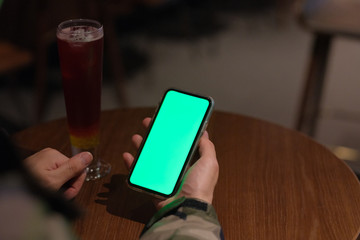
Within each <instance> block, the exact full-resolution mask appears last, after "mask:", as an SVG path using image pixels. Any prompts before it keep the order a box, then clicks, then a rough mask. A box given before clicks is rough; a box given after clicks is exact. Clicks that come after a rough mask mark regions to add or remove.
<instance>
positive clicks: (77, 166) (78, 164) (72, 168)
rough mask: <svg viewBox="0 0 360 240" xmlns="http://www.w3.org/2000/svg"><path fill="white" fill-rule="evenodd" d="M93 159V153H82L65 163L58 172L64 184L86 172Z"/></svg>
mask: <svg viewBox="0 0 360 240" xmlns="http://www.w3.org/2000/svg"><path fill="white" fill-rule="evenodd" d="M92 159H93V156H92V155H91V153H89V152H81V153H79V154H76V155H75V156H73V157H72V158H70V159H69V160H68V161H66V162H64V163H63V164H62V165H61V166H60V167H59V168H58V169H57V170H56V172H57V174H58V176H59V179H61V180H60V181H62V184H64V183H65V182H67V181H68V180H70V179H71V178H73V177H76V176H78V175H79V174H81V173H82V172H84V170H85V168H86V167H87V166H88V165H89V164H90V163H91V161H92Z"/></svg>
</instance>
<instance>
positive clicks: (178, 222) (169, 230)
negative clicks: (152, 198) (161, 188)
mask: <svg viewBox="0 0 360 240" xmlns="http://www.w3.org/2000/svg"><path fill="white" fill-rule="evenodd" d="M140 239H141V240H152V239H154V240H155V239H156V240H163V239H174V240H176V239H184V240H191V239H197V240H198V239H206V240H212V239H224V236H223V232H222V229H221V226H220V223H219V221H218V219H217V215H216V212H215V209H214V207H213V206H212V205H210V204H207V203H205V202H201V201H199V200H197V199H186V198H185V197H183V198H180V199H177V200H175V201H173V202H172V203H170V204H168V205H166V206H165V207H163V208H162V209H160V210H159V211H158V212H157V213H156V214H155V215H154V217H153V218H152V219H151V220H150V221H149V223H148V224H146V226H145V228H144V230H143V232H142V234H141V237H140Z"/></svg>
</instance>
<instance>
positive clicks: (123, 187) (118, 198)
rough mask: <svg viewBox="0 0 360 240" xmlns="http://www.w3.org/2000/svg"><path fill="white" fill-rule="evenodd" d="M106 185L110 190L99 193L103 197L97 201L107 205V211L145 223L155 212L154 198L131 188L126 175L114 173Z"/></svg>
mask: <svg viewBox="0 0 360 240" xmlns="http://www.w3.org/2000/svg"><path fill="white" fill-rule="evenodd" d="M104 186H105V187H106V188H107V189H108V190H109V191H108V192H102V193H99V194H98V195H97V196H98V197H99V198H101V199H97V200H95V202H97V203H99V204H102V205H106V211H108V212H109V213H110V214H112V215H115V216H119V217H123V218H127V219H129V220H133V221H137V222H141V223H144V224H146V223H147V222H148V221H149V219H150V218H151V217H152V216H153V215H154V214H155V212H156V209H155V207H154V205H153V203H152V201H151V199H152V198H151V197H150V196H146V195H145V194H142V193H139V192H136V191H133V190H131V189H129V187H128V186H127V184H126V176H125V175H122V174H116V175H113V176H112V177H111V181H110V183H106V184H104Z"/></svg>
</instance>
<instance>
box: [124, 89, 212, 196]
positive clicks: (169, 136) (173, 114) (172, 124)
mask: <svg viewBox="0 0 360 240" xmlns="http://www.w3.org/2000/svg"><path fill="white" fill-rule="evenodd" d="M212 108H213V100H212V99H211V98H208V97H202V96H198V95H195V94H190V93H186V92H183V91H179V90H174V89H170V90H168V91H167V92H166V93H165V95H164V97H163V98H162V101H161V104H160V106H159V108H158V110H157V112H156V114H155V116H154V118H153V119H152V121H151V123H150V127H149V131H148V134H147V135H146V136H145V138H144V140H143V141H142V143H141V145H140V148H139V152H138V154H137V156H136V157H135V159H134V163H133V166H132V168H131V170H130V174H129V177H128V184H129V186H130V187H131V188H133V189H135V190H140V191H144V192H147V193H150V194H152V195H155V196H157V197H163V198H164V197H165V198H167V197H171V196H173V195H174V194H175V193H176V192H177V189H178V187H179V186H180V183H181V180H182V177H183V175H184V173H185V170H186V167H187V165H188V163H189V161H190V159H191V156H192V154H193V152H194V150H195V148H196V146H197V143H198V140H199V138H200V137H201V135H202V133H203V131H204V130H205V127H206V124H207V121H208V119H209V117H210V114H211V112H212ZM215 158H216V157H215Z"/></svg>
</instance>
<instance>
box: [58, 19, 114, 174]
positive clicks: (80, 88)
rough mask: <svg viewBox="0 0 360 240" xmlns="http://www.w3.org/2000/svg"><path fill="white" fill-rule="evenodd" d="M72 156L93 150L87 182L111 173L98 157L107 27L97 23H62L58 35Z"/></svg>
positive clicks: (69, 21)
mask: <svg viewBox="0 0 360 240" xmlns="http://www.w3.org/2000/svg"><path fill="white" fill-rule="evenodd" d="M56 36H57V42H58V51H59V57H60V67H61V75H62V83H63V89H64V97H65V105H66V114H67V122H68V127H69V132H70V142H71V146H72V153H73V154H76V153H79V152H81V151H89V152H91V153H92V154H93V156H94V160H93V162H92V163H91V165H90V166H89V167H88V168H87V178H86V180H95V179H98V178H101V177H103V176H105V175H106V174H108V173H109V172H110V169H111V166H110V164H108V163H106V162H103V161H101V160H100V159H99V157H98V155H97V148H98V145H99V126H100V108H101V106H100V105H101V104H100V101H101V82H102V68H103V66H102V65H103V39H104V31H103V26H102V25H101V24H100V23H99V22H97V21H94V20H88V19H76V20H68V21H65V22H62V23H60V25H59V26H58V28H57V32H56Z"/></svg>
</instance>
